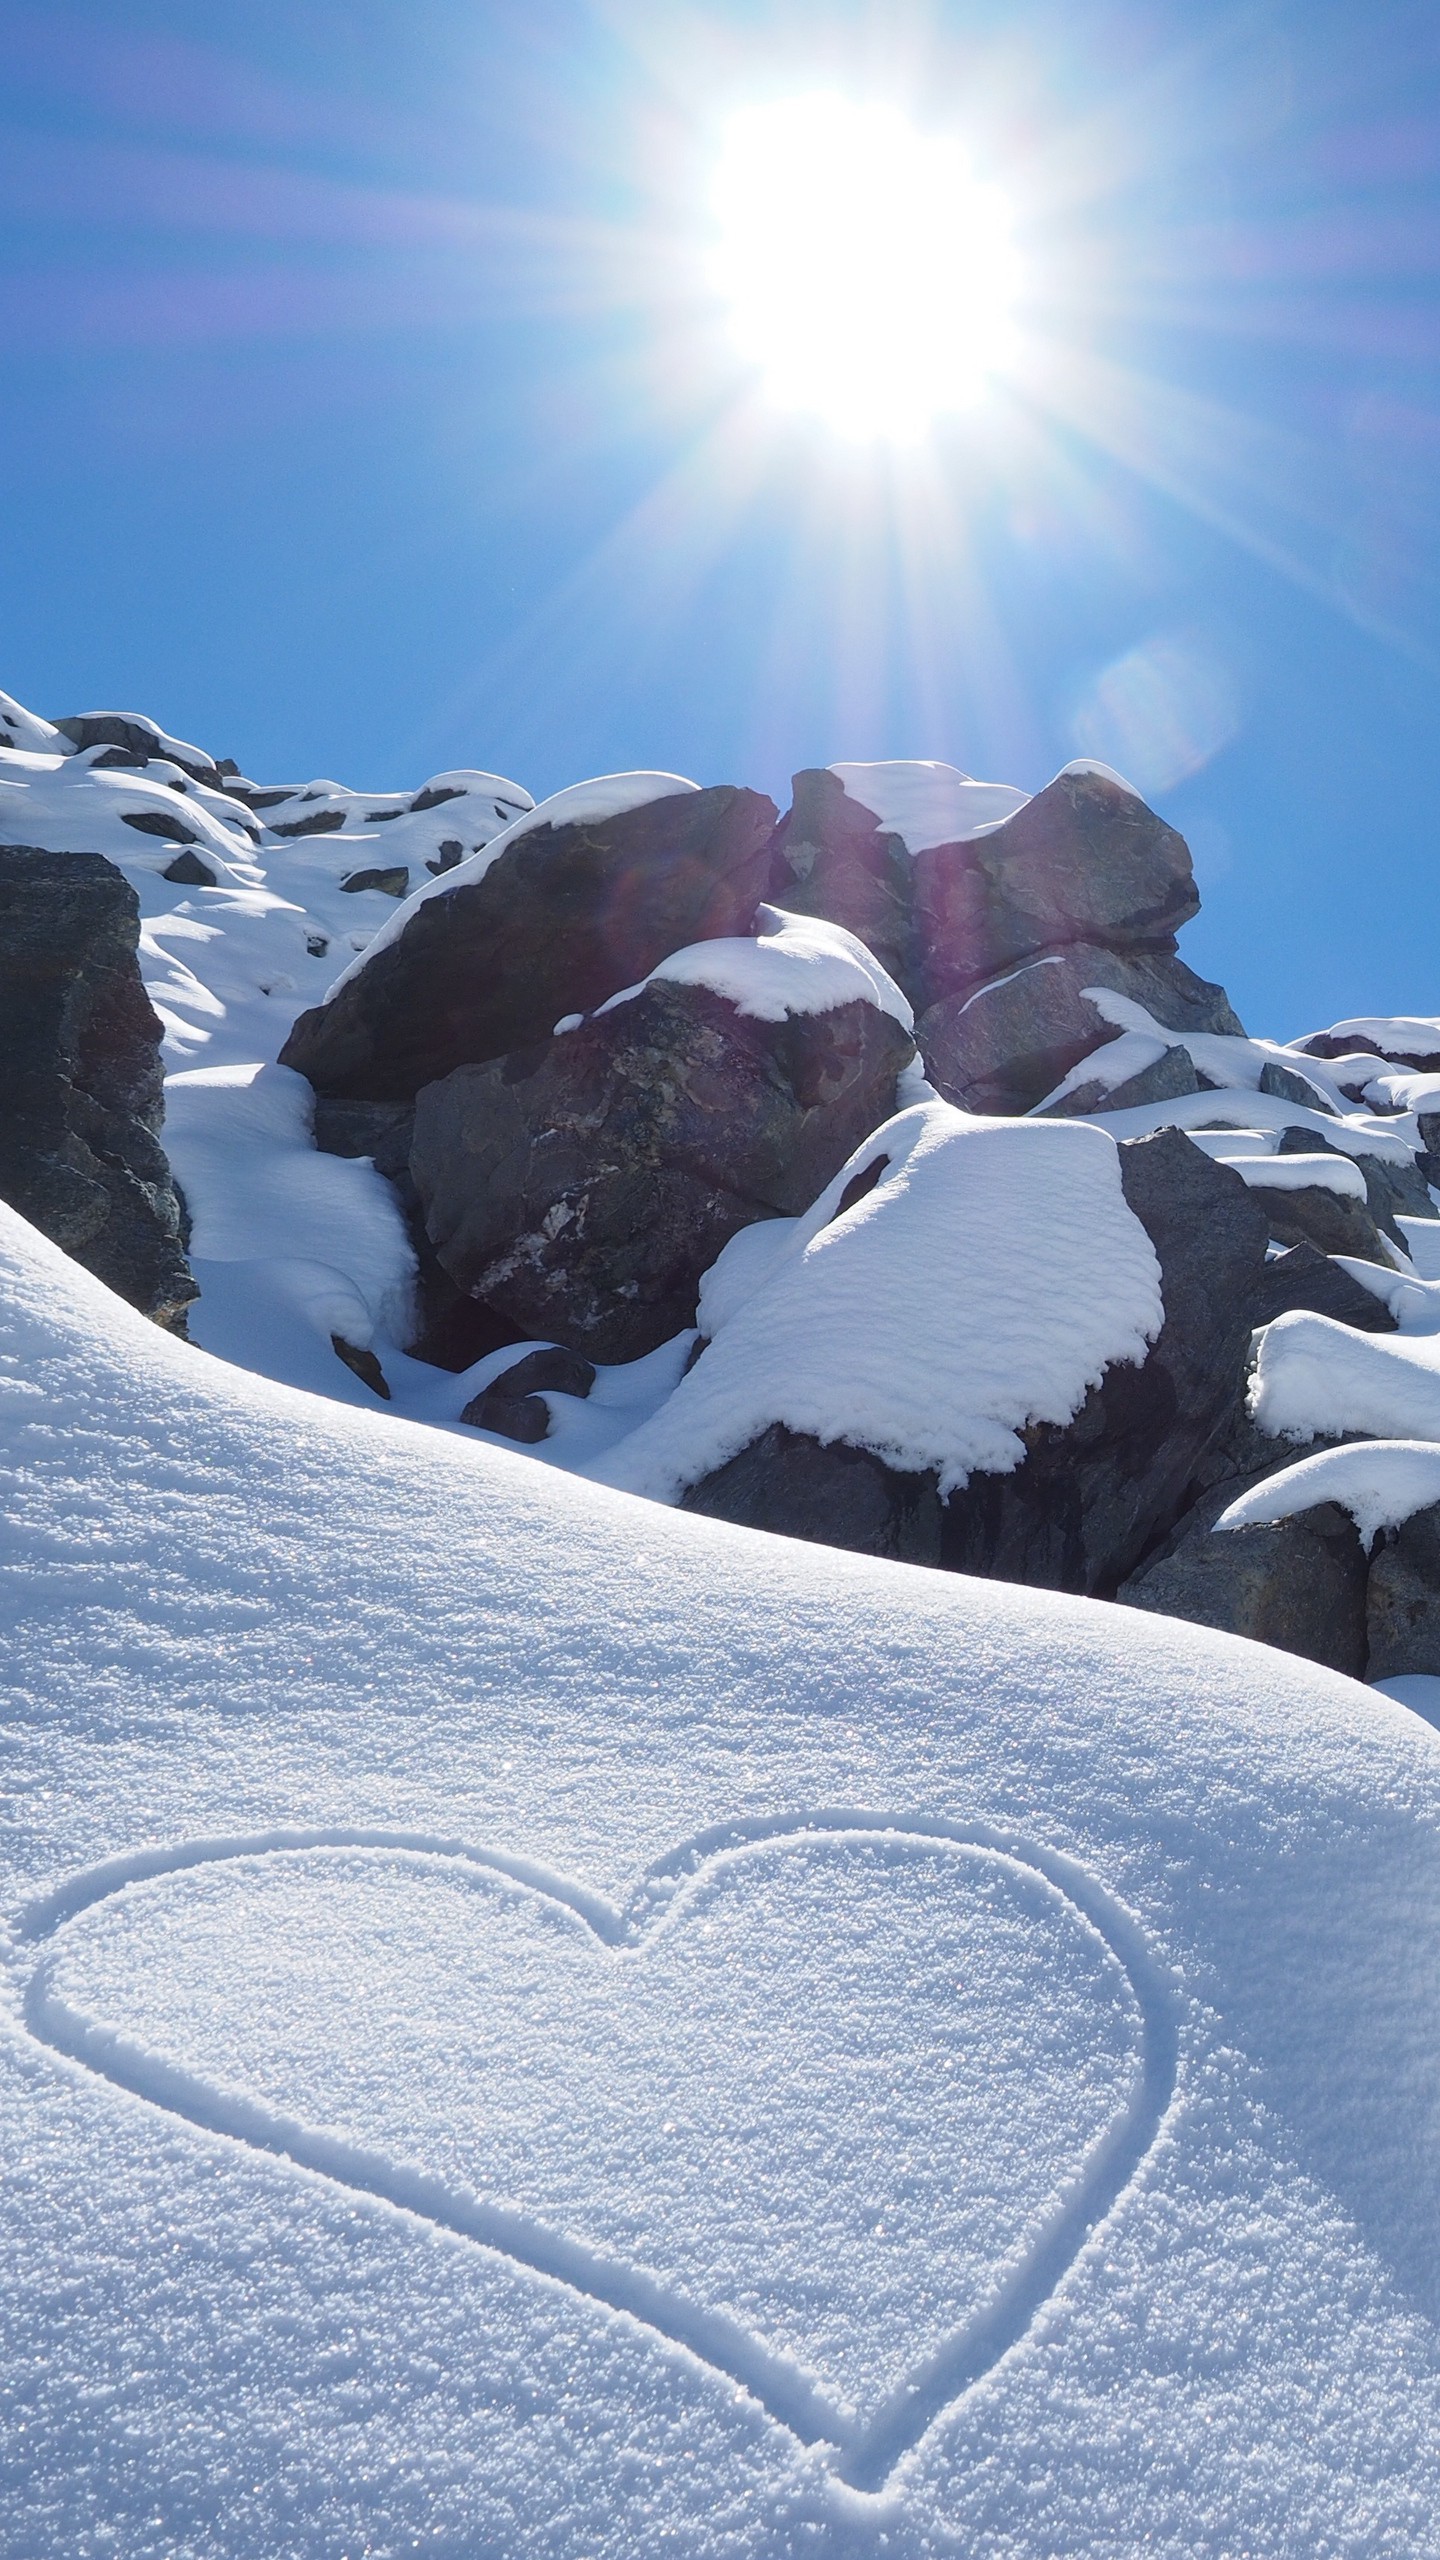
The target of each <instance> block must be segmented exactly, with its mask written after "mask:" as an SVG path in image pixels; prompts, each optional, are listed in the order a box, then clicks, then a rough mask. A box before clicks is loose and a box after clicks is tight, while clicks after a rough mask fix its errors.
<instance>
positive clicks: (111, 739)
mask: <svg viewBox="0 0 1440 2560" xmlns="http://www.w3.org/2000/svg"><path fill="white" fill-rule="evenodd" d="M54 725H55V727H56V728H57V729H58V730H59V732H60V735H61V737H62V738H68V739H69V740H70V743H71V745H72V746H73V747H74V748H75V749H76V750H77V752H80V753H83V752H84V750H85V748H86V747H119V748H120V749H122V751H123V752H124V753H125V754H126V755H127V756H130V757H133V759H134V761H135V763H136V764H154V763H157V762H159V761H160V760H162V759H163V761H164V762H165V763H166V764H178V766H179V767H180V770H181V772H182V773H188V774H189V776H190V779H191V781H192V782H204V783H208V784H209V786H210V788H211V789H212V790H214V791H218V790H221V789H222V788H223V787H224V783H225V770H224V769H223V768H222V767H221V766H219V765H217V764H215V763H213V762H212V760H211V758H210V757H209V756H207V755H204V754H202V752H201V750H200V749H199V748H198V747H190V746H186V745H184V744H183V743H182V742H181V741H180V740H178V739H175V738H167V737H166V736H165V733H164V731H163V730H162V729H161V728H160V727H159V726H158V725H157V723H156V722H155V721H153V720H147V719H146V717H145V715H144V713H143V712H140V711H73V712H70V713H69V714H67V716H66V718H65V719H63V720H57V721H56V722H55V724H54Z"/></svg>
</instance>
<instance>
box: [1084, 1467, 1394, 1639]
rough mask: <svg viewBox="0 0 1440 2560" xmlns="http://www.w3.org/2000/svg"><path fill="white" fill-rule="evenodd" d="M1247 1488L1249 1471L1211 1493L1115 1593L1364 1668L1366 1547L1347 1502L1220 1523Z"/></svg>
mask: <svg viewBox="0 0 1440 2560" xmlns="http://www.w3.org/2000/svg"><path fill="white" fill-rule="evenodd" d="M1261 1480H1262V1479H1260V1478H1258V1477H1252V1478H1250V1479H1249V1480H1248V1481H1249V1482H1251V1483H1257V1482H1260V1481H1261ZM1245 1490H1246V1484H1245V1482H1244V1481H1242V1482H1239V1483H1230V1484H1227V1485H1224V1486H1222V1487H1221V1488H1220V1489H1219V1490H1217V1491H1216V1492H1214V1493H1211V1494H1207V1495H1206V1497H1205V1499H1204V1500H1203V1501H1202V1502H1199V1503H1197V1504H1196V1506H1195V1508H1194V1510H1192V1511H1189V1512H1187V1513H1186V1515H1185V1517H1184V1519H1183V1520H1182V1521H1181V1523H1180V1525H1179V1528H1178V1530H1177V1531H1176V1533H1175V1535H1174V1536H1173V1538H1172V1539H1171V1541H1170V1542H1169V1544H1168V1546H1167V1547H1166V1548H1165V1550H1164V1552H1163V1553H1162V1554H1161V1555H1160V1556H1159V1557H1158V1558H1157V1559H1155V1560H1154V1561H1153V1562H1151V1563H1148V1564H1146V1565H1143V1566H1142V1567H1141V1569H1140V1571H1139V1572H1138V1573H1135V1574H1132V1575H1131V1576H1130V1577H1129V1579H1128V1580H1127V1581H1125V1582H1122V1584H1121V1585H1120V1588H1119V1590H1118V1591H1117V1593H1116V1595H1115V1596H1116V1598H1117V1600H1121V1601H1123V1602H1124V1603H1125V1604H1126V1606H1127V1607H1129V1608H1132V1609H1151V1610H1156V1611H1158V1612H1160V1613H1161V1614H1163V1615H1164V1616H1165V1617H1169V1618H1188V1619H1189V1620H1190V1622H1191V1623H1192V1625H1194V1626H1199V1627H1220V1628H1222V1629H1223V1630H1224V1631H1225V1632H1226V1633H1227V1634H1229V1635H1235V1636H1249V1637H1251V1638H1252V1639H1253V1640H1254V1641H1255V1642H1256V1643H1257V1644H1271V1645H1278V1646H1279V1648H1280V1650H1281V1651H1282V1652H1284V1653H1298V1654H1301V1655H1303V1656H1304V1658H1305V1659H1306V1661H1308V1662H1324V1663H1328V1665H1329V1666H1330V1668H1331V1670H1332V1671H1346V1672H1348V1673H1349V1674H1350V1676H1351V1678H1352V1679H1356V1680H1358V1679H1360V1678H1362V1677H1363V1676H1364V1672H1365V1655H1366V1634H1365V1577H1366V1565H1365V1550H1364V1548H1363V1547H1362V1545H1361V1543H1360V1538H1359V1534H1358V1532H1357V1530H1356V1527H1355V1523H1354V1521H1353V1520H1352V1519H1351V1517H1350V1514H1349V1512H1348V1511H1343V1510H1342V1509H1341V1508H1340V1506H1339V1504H1338V1503H1334V1502H1322V1503H1317V1504H1316V1505H1315V1506H1314V1507H1313V1508H1312V1509H1311V1510H1309V1511H1298V1512H1295V1513H1293V1514H1292V1515H1291V1517H1290V1518H1288V1519H1285V1520H1278V1521H1275V1522H1274V1523H1273V1524H1268V1523H1267V1524H1265V1525H1263V1526H1256V1527H1254V1528H1248V1529H1220V1530H1217V1529H1215V1528H1214V1526H1213V1523H1214V1522H1215V1520H1216V1519H1217V1518H1218V1517H1219V1515H1220V1513H1221V1512H1222V1511H1223V1510H1225V1509H1226V1507H1227V1505H1228V1504H1229V1503H1230V1502H1232V1501H1234V1500H1235V1498H1236V1497H1237V1495H1239V1494H1240V1493H1242V1492H1244V1491H1245Z"/></svg>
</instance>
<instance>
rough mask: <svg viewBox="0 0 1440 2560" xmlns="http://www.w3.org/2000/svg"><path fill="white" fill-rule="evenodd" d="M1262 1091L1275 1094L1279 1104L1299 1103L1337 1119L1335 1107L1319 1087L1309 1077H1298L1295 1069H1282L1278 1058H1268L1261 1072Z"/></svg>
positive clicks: (1329, 1117)
mask: <svg viewBox="0 0 1440 2560" xmlns="http://www.w3.org/2000/svg"><path fill="white" fill-rule="evenodd" d="M1260 1090H1261V1092H1262V1093H1270V1094H1273V1095H1274V1096H1275V1098H1276V1100H1277V1101H1278V1102H1298V1103H1300V1104H1301V1105H1302V1106H1303V1108H1304V1109H1305V1110H1307V1111H1323V1112H1324V1113H1325V1115H1326V1117H1327V1118H1328V1119H1331V1120H1333V1119H1334V1118H1335V1105H1334V1103H1333V1102H1327V1101H1326V1099H1325V1096H1324V1094H1323V1093H1322V1092H1321V1091H1320V1088H1319V1086H1318V1085H1313V1084H1311V1082H1310V1080H1309V1078H1308V1076H1302V1075H1297V1074H1296V1072H1295V1069H1294V1068H1293V1067H1282V1066H1281V1065H1280V1063H1279V1060H1278V1059H1276V1058H1267V1059H1266V1061H1265V1064H1264V1066H1263V1067H1262V1068H1261V1070H1260Z"/></svg>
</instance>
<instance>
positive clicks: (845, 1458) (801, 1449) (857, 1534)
mask: <svg viewBox="0 0 1440 2560" xmlns="http://www.w3.org/2000/svg"><path fill="white" fill-rule="evenodd" d="M680 1508H681V1509H682V1511H701V1512H704V1514H705V1515H706V1517H707V1518H708V1519H711V1520H733V1521H735V1522H736V1523H738V1524H739V1525H740V1526H741V1527H743V1528H747V1529H771V1530H774V1531H776V1532H778V1534H779V1535H780V1536H782V1537H786V1538H808V1539H810V1540H812V1541H813V1542H814V1543H815V1544H817V1545H819V1546H829V1547H850V1548H853V1549H856V1550H858V1552H859V1553H860V1554H861V1555H867V1556H890V1557H893V1558H894V1559H895V1561H896V1562H898V1563H900V1564H931V1565H934V1564H938V1563H939V1562H940V1536H941V1510H940V1500H939V1496H938V1494H937V1493H936V1490H935V1478H934V1477H933V1475H906V1474H902V1473H901V1472H900V1471H899V1470H898V1469H897V1468H895V1467H891V1466H887V1464H886V1462H885V1460H884V1459H883V1458H877V1457H875V1456H874V1455H873V1454H872V1452H871V1451H870V1450H868V1449H852V1448H850V1447H848V1446H847V1445H846V1444H845V1442H844V1441H832V1442H831V1443H829V1444H828V1445H824V1446H822V1444H821V1443H820V1442H819V1441H818V1440H812V1439H810V1438H808V1437H807V1436H806V1435H805V1434H804V1433H802V1432H794V1431H787V1430H786V1429H785V1427H784V1425H783V1424H782V1423H778V1422H776V1423H772V1424H771V1426H770V1428H769V1430H768V1431H764V1432H762V1433H761V1435H760V1437H759V1439H758V1440H752V1441H751V1443H750V1446H749V1448H748V1449H742V1450H741V1451H740V1454H739V1456H738V1457H734V1458H731V1459H730V1460H729V1461H728V1463H727V1464H726V1465H725V1466H723V1467H717V1468H716V1469H715V1470H714V1472H713V1474H711V1475H708V1476H705V1477H704V1478H703V1479H702V1480H701V1482H700V1483H699V1484H697V1485H694V1486H692V1487H691V1489H690V1491H689V1492H688V1493H686V1494H685V1495H683V1496H682V1498H681V1504H680Z"/></svg>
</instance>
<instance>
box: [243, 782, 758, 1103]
mask: <svg viewBox="0 0 1440 2560" xmlns="http://www.w3.org/2000/svg"><path fill="white" fill-rule="evenodd" d="M774 818H775V809H774V803H773V802H772V801H769V800H766V799H764V798H762V797H761V795H760V794H759V793H758V792H754V791H742V790H739V789H736V788H735V787H734V786H732V785H730V784H726V785H724V786H723V787H721V788H719V789H716V790H711V791H686V792H676V793H674V794H672V795H671V796H669V797H667V798H666V799H663V800H652V801H648V802H647V803H646V804H645V806H644V807H643V808H639V809H631V810H629V811H627V812H626V813H625V814H624V815H623V816H620V817H615V818H602V819H593V820H577V821H575V822H574V823H573V824H570V825H564V826H549V825H547V826H540V827H533V828H529V829H527V830H526V831H525V833H524V834H523V835H521V836H519V837H517V839H516V840H515V842H514V843H513V844H511V845H510V846H508V847H507V849H506V850H505V852H504V853H502V854H499V855H497V857H496V859H495V860H494V861H493V862H492V863H491V864H490V865H489V867H488V868H487V870H486V871H485V873H484V875H483V877H482V878H481V879H479V880H472V881H467V882H464V883H462V884H461V885H460V886H458V887H457V888H454V889H452V890H450V891H449V892H448V893H447V894H446V895H444V896H442V897H432V898H425V899H422V900H420V901H419V902H418V903H417V904H416V906H415V908H414V910H413V913H412V914H411V915H410V916H409V917H408V918H407V919H406V923H405V928H404V931H403V932H402V933H400V934H398V935H397V936H396V938H395V940H394V941H393V942H389V943H387V944H385V945H384V946H383V948H382V949H380V950H379V951H377V952H376V953H375V954H374V956H373V957H372V958H370V959H368V960H367V961H366V964H365V966H364V968H363V969H360V970H358V971H357V973H356V975H355V976H354V977H353V978H351V979H350V980H348V981H347V983H346V984H345V985H344V986H343V987H342V988H340V990H339V991H338V993H337V994H336V995H334V996H333V997H332V998H331V999H330V1001H329V1002H328V1003H327V1004H324V1005H319V1006H316V1007H314V1008H313V1009H312V1010H311V1011H310V1012H308V1013H302V1015H301V1016H300V1019H299V1021H298V1022H297V1023H296V1025H295V1028H294V1030H293V1031H292V1032H291V1034H290V1037H289V1039H288V1040H287V1042H286V1044H285V1047H284V1050H283V1051H282V1053H281V1054H282V1058H283V1062H284V1064H285V1065H286V1066H289V1067H298V1068H299V1070H300V1072H301V1074H302V1075H307V1076H308V1077H309V1078H310V1081H311V1083H312V1084H313V1085H314V1086H315V1088H316V1090H317V1091H318V1092H321V1093H327V1094H333V1095H336V1096H343V1097H350V1098H355V1099H359V1098H366V1099H370V1100H374V1101H409V1100H411V1099H412V1098H413V1096H414V1095H415V1094H416V1092H418V1090H419V1088H420V1086H421V1085H424V1084H432V1083H434V1082H436V1081H437V1080H438V1079H439V1078H441V1077H443V1076H448V1075H449V1074H450V1073H451V1072H452V1070H453V1069H454V1068H456V1067H460V1066H469V1065H472V1064H477V1063H479V1062H480V1061H482V1060H484V1059H487V1058H499V1057H503V1056H505V1055H507V1054H508V1053H510V1052H511V1051H514V1050H518V1049H524V1048H527V1047H528V1046H529V1045H530V1044H532V1043H533V1042H535V1041H537V1040H541V1039H544V1038H546V1037H548V1035H549V1033H550V1032H551V1031H552V1030H553V1028H554V1026H555V1024H556V1022H558V1021H559V1020H560V1019H561V1017H562V1016H563V1015H565V1014H567V1013H584V1012H588V1011H589V1010H590V1009H591V1008H592V1007H594V1006H595V1005H598V1004H602V1003H603V1002H604V1001H605V999H606V997H607V996H610V995H613V994H614V993H615V992H616V990H617V989H618V988H620V987H624V986H630V985H633V984H635V982H636V981H637V980H639V979H641V978H644V977H646V976H648V974H649V972H650V971H651V970H652V969H653V968H654V967H655V965H656V963H657V962H658V961H660V960H663V959H665V958H667V957H668V955H669V954H670V953H671V952H672V951H678V950H680V949H682V948H683V947H684V946H685V945H686V944H688V943H691V942H699V941H703V940H705V939H707V938H708V937H711V936H715V935H724V934H737V933H744V932H746V931H748V929H749V927H750V925H751V922H752V920H753V917H754V913H755V907H756V904H757V902H758V900H759V899H760V897H761V896H762V894H763V892H764V889H765V885H766V877H767V873H768V870H769V862H770V838H771V834H772V832H773V827H774Z"/></svg>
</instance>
